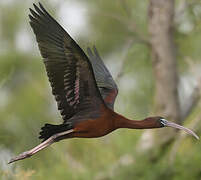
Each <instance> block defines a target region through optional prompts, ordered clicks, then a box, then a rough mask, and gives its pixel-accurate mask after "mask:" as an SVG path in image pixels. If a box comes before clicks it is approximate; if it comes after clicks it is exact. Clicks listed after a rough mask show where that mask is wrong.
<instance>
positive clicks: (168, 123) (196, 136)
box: [165, 121, 199, 139]
mask: <svg viewBox="0 0 201 180" xmlns="http://www.w3.org/2000/svg"><path fill="white" fill-rule="evenodd" d="M165 126H168V127H173V128H176V129H181V130H184V131H185V132H187V133H188V134H191V135H193V136H194V137H195V138H196V139H199V137H198V135H197V134H195V133H194V132H193V131H192V130H190V129H188V128H186V127H183V126H181V125H179V124H176V123H173V122H169V121H168V122H166V124H165Z"/></svg>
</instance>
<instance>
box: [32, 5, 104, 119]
mask: <svg viewBox="0 0 201 180" xmlns="http://www.w3.org/2000/svg"><path fill="white" fill-rule="evenodd" d="M39 6H40V8H39V7H37V6H36V5H35V4H34V8H35V11H34V10H32V9H30V12H31V15H29V18H30V25H31V27H32V29H33V31H34V33H35V35H36V39H37V42H38V46H39V49H40V52H41V55H42V57H43V61H44V64H45V67H46V71H47V75H48V78H49V81H50V84H51V87H52V93H53V95H54V96H55V99H56V101H57V105H58V109H59V110H60V113H61V115H62V118H63V120H64V123H66V122H71V121H72V120H71V119H72V118H71V117H73V116H74V115H76V114H80V112H82V111H84V112H88V113H84V114H85V115H84V116H86V115H87V116H89V114H90V113H91V114H92V112H95V111H97V110H99V109H100V105H102V104H104V101H103V100H102V97H101V95H100V92H99V90H98V88H97V85H96V81H95V77H94V74H93V69H92V65H91V63H90V61H89V60H88V58H87V56H86V55H85V53H84V52H83V51H82V49H81V48H80V47H79V46H78V45H77V43H76V42H75V41H74V40H73V39H72V38H71V37H70V35H69V34H68V33H67V32H66V31H65V30H64V29H63V28H62V27H61V26H60V25H59V24H58V23H57V22H56V20H54V19H53V18H52V17H51V16H50V14H49V13H48V12H47V11H46V10H45V9H44V7H43V6H42V5H41V4H40V3H39ZM92 115H94V114H92ZM70 118H71V119H70ZM73 119H74V118H73Z"/></svg>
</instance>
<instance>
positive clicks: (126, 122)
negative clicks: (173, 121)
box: [115, 114, 158, 129]
mask: <svg viewBox="0 0 201 180" xmlns="http://www.w3.org/2000/svg"><path fill="white" fill-rule="evenodd" d="M115 127H116V129H118V128H129V129H150V128H158V127H156V123H155V121H153V120H152V119H151V118H146V119H143V120H130V119H127V118H125V117H124V116H121V115H119V114H118V117H116V118H115Z"/></svg>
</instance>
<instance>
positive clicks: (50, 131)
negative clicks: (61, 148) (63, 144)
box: [39, 124, 72, 141]
mask: <svg viewBox="0 0 201 180" xmlns="http://www.w3.org/2000/svg"><path fill="white" fill-rule="evenodd" d="M70 129H72V126H71V125H69V124H59V125H53V124H45V125H44V126H43V127H42V128H41V131H40V133H39V134H40V136H39V139H42V141H45V140H46V139H48V138H49V137H51V136H52V135H54V134H56V133H60V132H63V131H67V130H70Z"/></svg>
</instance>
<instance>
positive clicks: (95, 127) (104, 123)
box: [73, 116, 114, 138]
mask: <svg viewBox="0 0 201 180" xmlns="http://www.w3.org/2000/svg"><path fill="white" fill-rule="evenodd" d="M113 130H114V126H113V122H112V119H109V117H108V116H102V117H100V118H97V119H89V120H85V121H82V122H80V123H78V124H76V125H75V128H74V135H73V136H74V137H81V138H96V137H101V136H104V135H106V134H109V133H110V132H112V131H113Z"/></svg>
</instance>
